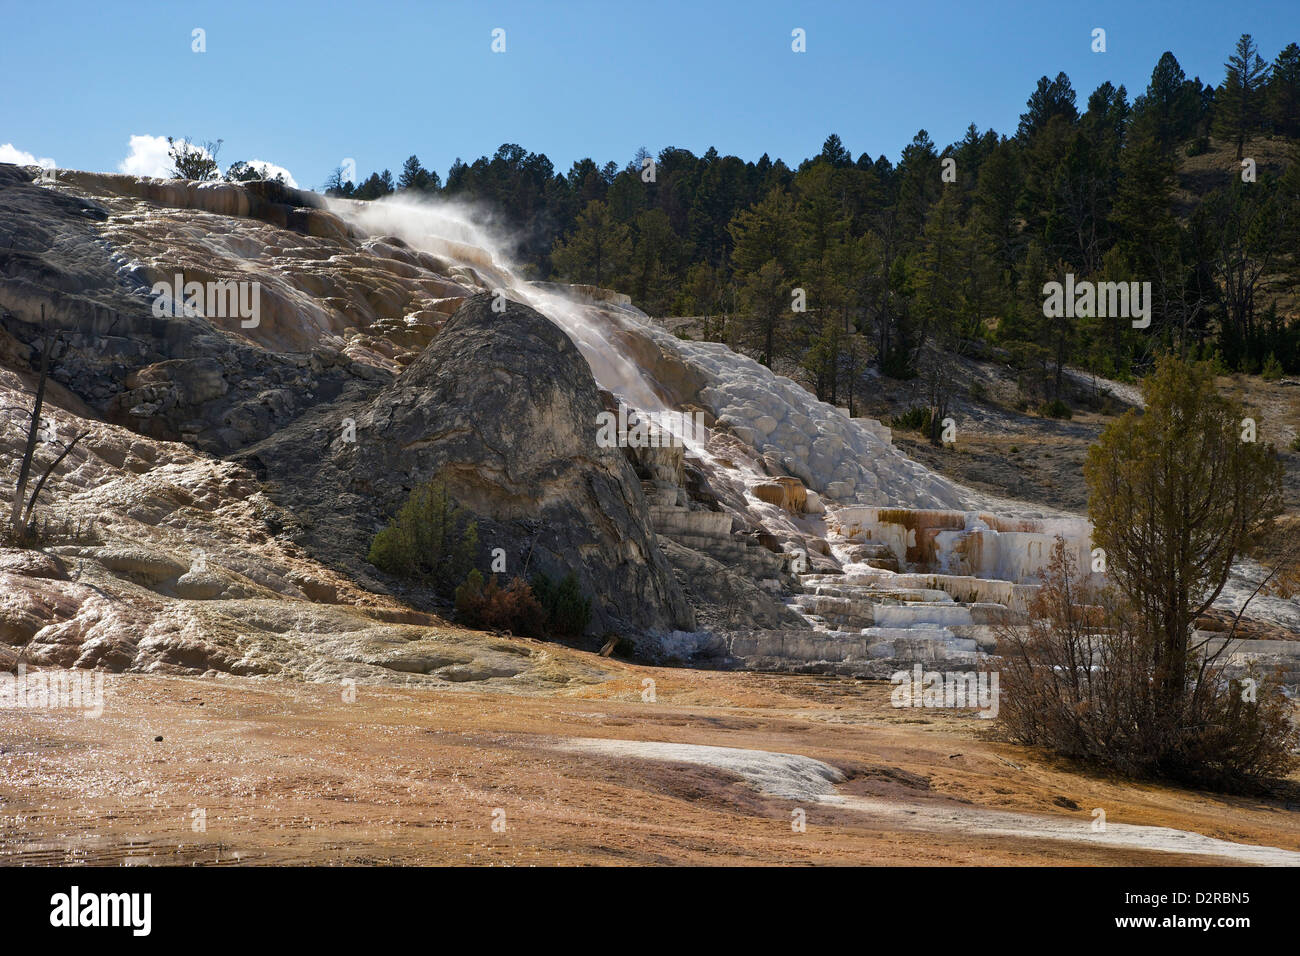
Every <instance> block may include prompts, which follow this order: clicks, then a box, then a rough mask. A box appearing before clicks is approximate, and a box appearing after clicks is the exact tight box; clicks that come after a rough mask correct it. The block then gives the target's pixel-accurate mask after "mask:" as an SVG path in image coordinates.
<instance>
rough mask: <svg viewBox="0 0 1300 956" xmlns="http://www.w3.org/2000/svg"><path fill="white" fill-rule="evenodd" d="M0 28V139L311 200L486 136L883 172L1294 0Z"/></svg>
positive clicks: (260, 15)
mask: <svg viewBox="0 0 1300 956" xmlns="http://www.w3.org/2000/svg"><path fill="white" fill-rule="evenodd" d="M0 22H3V24H4V26H3V29H0V68H2V69H3V73H4V77H5V92H4V94H3V98H0V144H6V143H11V144H12V145H13V146H14V147H15V148H16V149H17V150H20V151H24V152H27V153H31V154H33V155H35V156H38V157H41V156H49V157H52V158H53V159H54V160H55V161H56V163H57V164H58V165H59V166H62V167H66V168H80V169H95V170H114V169H116V168H117V167H118V164H119V163H120V162H122V160H123V159H124V158H125V157H126V155H127V153H128V145H127V144H128V139H129V138H130V137H131V136H132V135H149V136H165V135H168V134H171V135H176V136H181V135H189V136H192V137H194V138H195V139H200V140H202V139H216V138H222V139H224V140H225V145H224V147H223V149H222V153H221V156H220V158H221V160H222V162H223V165H224V164H226V163H229V162H231V161H233V160H236V159H254V158H256V159H261V160H267V161H270V162H273V163H277V164H279V165H281V166H284V167H286V168H288V169H289V170H290V171H291V172H292V173H293V175H294V177H295V178H296V179H297V181H298V182H299V183H300V184H301V185H303V186H307V187H313V188H315V187H319V185H320V183H321V182H322V181H323V180H324V179H325V177H326V175H327V174H328V173H329V171H330V170H331V169H332V168H333V167H334V166H336V165H338V164H339V163H340V161H341V160H342V159H343V158H344V157H353V158H355V160H356V163H357V167H358V171H359V173H360V174H362V175H365V174H366V173H368V172H370V171H371V170H374V169H379V168H383V167H389V168H391V169H392V170H393V171H394V173H396V172H397V170H398V169H399V167H400V166H401V163H402V161H403V160H404V159H405V158H406V157H407V156H409V155H410V154H411V153H417V154H418V155H419V156H420V159H421V160H422V161H423V162H424V165H425V166H427V167H430V168H434V169H437V170H438V171H439V173H441V174H442V175H444V176H445V175H446V171H447V167H448V166H449V165H450V164H451V162H452V160H453V159H455V158H456V157H457V156H460V157H463V158H464V159H466V160H471V159H473V158H475V157H477V156H479V155H482V154H485V153H486V154H491V153H492V152H494V151H495V150H496V148H497V146H499V145H500V144H501V143H503V142H515V143H519V144H520V145H522V146H523V147H525V148H526V149H528V150H532V151H539V152H544V153H546V154H547V155H548V156H549V157H550V158H551V160H552V161H553V162H554V163H555V165H556V168H557V169H559V170H560V171H566V170H567V169H568V167H569V165H570V164H571V163H572V162H573V161H574V160H575V159H578V158H581V157H583V156H591V157H592V158H594V159H596V160H597V161H598V162H602V163H603V162H605V161H606V160H610V159H613V160H616V161H617V162H618V163H619V164H620V165H621V164H623V163H625V162H627V161H628V160H629V159H630V158H631V157H632V155H633V153H634V152H635V151H636V149H637V148H638V147H639V146H646V147H648V148H649V149H650V150H651V151H652V152H654V153H657V152H658V151H659V150H660V149H662V148H663V147H665V146H679V147H685V148H687V149H690V150H692V151H694V152H696V153H702V152H703V151H704V150H706V149H707V148H708V147H709V146H711V145H712V146H717V147H718V149H719V151H721V152H723V153H734V154H736V155H739V156H741V157H743V158H745V159H757V158H758V157H759V156H760V155H761V154H763V153H764V152H766V153H768V154H770V155H771V156H772V157H773V158H776V157H780V158H783V159H785V160H786V161H787V162H791V163H793V162H795V161H797V160H799V159H802V158H804V157H806V156H809V155H812V154H814V153H816V152H817V151H818V150H819V149H820V146H821V143H822V140H823V139H825V137H826V135H827V134H828V133H831V132H837V133H839V135H840V137H841V138H842V139H843V140H844V142H845V144H846V145H847V146H848V148H849V149H850V150H851V151H852V153H853V155H854V156H857V155H858V154H859V153H861V152H863V151H866V152H869V153H871V154H872V155H873V156H878V155H880V154H881V153H885V154H886V155H888V156H889V158H890V159H891V160H893V161H897V159H898V154H899V152H900V150H901V149H902V148H903V146H904V145H906V144H907V142H908V141H909V140H910V139H911V138H912V136H913V135H914V134H915V133H916V131H917V130H918V129H919V128H921V127H924V128H926V129H928V130H929V131H930V135H931V137H932V138H933V139H934V140H935V142H936V143H938V144H939V145H940V146H943V145H945V144H947V143H949V142H952V141H954V140H955V139H957V138H959V137H960V136H961V134H962V132H963V131H964V129H965V127H966V125H967V124H968V123H970V122H972V121H973V122H975V123H976V124H977V125H978V126H979V127H980V128H981V129H986V128H989V127H992V128H994V129H996V130H998V131H999V132H1002V133H1010V132H1014V129H1015V125H1016V120H1017V117H1018V115H1019V113H1020V112H1021V110H1022V109H1023V107H1024V102H1025V99H1026V97H1028V95H1029V93H1030V92H1031V91H1032V89H1033V87H1034V84H1035V82H1036V81H1037V79H1038V77H1039V76H1041V75H1043V74H1048V75H1051V76H1054V75H1055V74H1056V72H1057V71H1058V70H1064V71H1065V72H1066V73H1067V74H1069V76H1070V78H1071V80H1072V81H1073V84H1074V87H1075V90H1076V91H1077V92H1078V95H1079V103H1080V106H1082V105H1083V103H1084V102H1085V101H1086V99H1087V96H1088V93H1089V92H1091V91H1092V89H1093V88H1095V87H1096V85H1097V84H1098V83H1100V82H1101V81H1102V80H1106V79H1109V80H1111V81H1112V82H1114V83H1116V84H1119V83H1123V84H1125V85H1126V86H1127V87H1128V89H1129V94H1130V97H1132V96H1134V95H1136V94H1137V93H1138V92H1140V91H1141V89H1142V88H1143V87H1145V85H1146V82H1147V80H1148V78H1149V76H1150V73H1151V69H1152V67H1153V66H1154V65H1155V63H1156V60H1157V59H1158V58H1159V56H1160V54H1161V53H1162V52H1163V51H1164V50H1172V51H1173V52H1174V54H1175V55H1176V56H1177V57H1178V59H1179V62H1180V63H1181V64H1182V65H1183V69H1184V70H1185V71H1186V72H1187V74H1188V75H1189V76H1193V75H1199V76H1200V77H1201V78H1202V79H1203V80H1207V81H1210V82H1214V83H1217V82H1219V80H1220V79H1221V78H1222V73H1223V66H1222V64H1223V61H1224V60H1225V59H1226V58H1227V55H1228V54H1229V53H1230V52H1231V50H1232V46H1233V44H1234V42H1235V41H1236V38H1237V37H1238V35H1240V34H1241V33H1244V32H1249V33H1251V34H1253V35H1254V36H1255V39H1256V41H1257V42H1258V44H1259V46H1260V48H1261V52H1262V53H1263V55H1264V56H1265V58H1266V59H1270V60H1271V59H1272V58H1273V57H1274V56H1275V55H1276V54H1277V51H1278V50H1279V49H1280V48H1281V47H1282V46H1283V45H1285V44H1286V43H1289V42H1291V41H1297V42H1300V2H1297V0H1277V2H1272V0H1269V2H1259V3H1242V4H1234V3H1225V2H1213V3H1212V2H1203V0H1182V2H1142V0H1124V2H1103V3H1088V4H1082V3H1068V2H1058V0H1038V2H1025V3H1012V2H998V0H994V2H970V0H965V2H951V0H950V2H929V0H904V2H898V0H892V2H874V0H856V2H855V0H847V2H843V3H834V2H824V3H803V4H799V3H776V2H765V0H749V2H741V0H726V2H708V0H689V2H678V0H603V2H562V0H555V2H543V0H534V2H517V3H508V2H501V3H493V2H490V0H485V2H471V0H459V2H424V3H416V2H410V3H399V2H390V0H366V2H358V3H337V4H336V3H332V2H330V0H313V2H296V0H291V2H276V0H262V2H258V3H246V2H242V0H222V2H215V3H185V2H177V0H169V2H158V3H152V2H150V3H143V2H136V3H116V2H106V0H90V2H76V0H74V2H67V3H58V4H54V5H52V6H49V5H47V6H44V7H42V6H41V5H40V4H37V5H35V6H34V5H33V4H32V3H30V2H27V0H23V2H16V0H0ZM196 27H197V28H202V29H203V30H205V31H206V42H207V52H206V53H201V54H200V53H194V52H192V51H191V31H192V30H193V29H194V28H196ZM496 27H500V28H503V29H504V30H505V31H506V52H505V53H504V54H494V53H492V52H491V49H490V45H491V41H492V38H491V31H492V30H493V28H496ZM796 27H801V28H803V29H804V30H806V31H807V52H806V53H803V54H796V53H793V52H791V49H790V44H791V36H790V34H791V30H793V29H794V28H796ZM1094 27H1102V28H1104V29H1105V30H1106V33H1107V52H1106V53H1093V52H1092V51H1091V48H1090V46H1091V31H1092V29H1093V28H1094Z"/></svg>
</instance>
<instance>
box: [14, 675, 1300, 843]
mask: <svg viewBox="0 0 1300 956" xmlns="http://www.w3.org/2000/svg"><path fill="white" fill-rule="evenodd" d="M610 663H611V666H612V667H615V668H618V667H622V668H623V670H624V672H625V674H626V678H625V679H618V680H615V681H611V682H607V683H604V684H600V685H595V686H592V687H589V688H587V689H586V690H585V691H582V692H579V693H580V694H581V696H554V697H525V696H518V695H509V694H489V693H471V692H459V691H458V692H438V691H428V690H408V689H400V688H385V687H374V688H371V687H361V688H358V696H357V700H356V702H355V703H351V704H348V703H344V702H343V700H342V694H341V691H340V688H338V687H334V686H326V685H313V684H290V683H272V682H266V681H256V680H247V679H239V678H235V679H222V680H198V679H183V678H174V677H142V676H119V677H110V678H109V680H108V684H107V693H106V698H107V701H106V703H107V707H106V711H105V713H104V715H103V716H102V717H100V718H99V719H87V718H85V717H83V716H78V715H76V714H74V713H70V712H66V711H65V712H60V711H44V712H40V713H36V712H17V711H0V863H4V864H21V863H64V862H87V863H99V864H120V863H123V862H147V863H204V864H213V863H222V864H228V863H236V862H238V863H262V864H275V863H313V864H336V863H356V864H360V863H444V864H652V863H687V864H751V863H752V864H775V863H817V864H877V863H879V864H1008V863H1009V864H1157V865H1159V864H1179V863H1182V864H1185V863H1201V862H1205V863H1214V862H1223V861H1222V860H1219V861H1215V860H1211V859H1208V858H1200V857H1190V856H1178V855H1174V854H1169V853H1158V852H1149V851H1136V850H1121V849H1114V848H1106V847H1100V846H1087V845H1075V844H1072V843H1068V842H1061V841H1051V840H1031V839H1020V838H1007V837H998V838H990V837H974V836H968V835H964V834H961V833H952V832H949V833H926V832H914V831H907V830H901V829H890V828H889V826H887V825H880V824H877V823H875V822H873V820H872V819H870V817H869V816H868V815H865V814H862V813H857V812H851V811H846V810H835V809H831V808H827V807H824V806H819V805H816V804H813V805H809V806H807V807H806V812H807V822H808V826H807V832H805V833H795V832H793V831H792V829H791V825H790V819H791V817H790V813H791V809H792V807H793V806H794V804H792V803H791V802H790V801H787V800H777V799H771V798H767V797H764V796H761V795H760V794H758V793H757V792H755V791H754V790H752V789H751V788H749V787H748V786H747V785H745V784H744V783H741V782H739V781H738V780H737V779H736V778H734V777H731V776H730V775H729V774H726V773H723V772H719V771H716V770H710V769H707V768H704V767H697V766H686V765H680V764H665V763H659V762H652V761H627V760H621V761H620V760H617V759H614V758H606V757H592V756H583V755H575V754H569V753H561V752H557V751H555V750H552V749H550V748H549V747H548V746H547V744H548V742H549V741H552V740H554V739H555V738H557V737H565V736H572V737H622V738H629V739H640V740H657V741H672V742H682V743H698V744H713V745H721V746H729V747H744V748H755V749H760V750H768V751H784V752H790V753H801V754H806V755H808V756H811V757H816V758H819V759H822V760H825V761H827V762H829V763H831V764H834V765H836V766H839V767H841V768H843V769H845V770H847V771H849V773H850V775H851V777H850V780H849V781H848V782H847V783H845V784H844V785H842V790H843V792H846V793H859V794H871V795H874V796H877V797H885V798H891V799H898V800H903V801H909V802H911V801H917V800H945V801H949V802H953V801H956V802H960V803H966V804H974V805H980V806H986V807H996V808H1005V809H1014V810H1021V811H1031V812H1035V813H1041V814H1053V815H1056V817H1055V818H1056V819H1070V820H1073V821H1078V823H1079V825H1080V827H1083V828H1086V827H1087V824H1088V822H1089V820H1090V819H1091V810H1092V808H1094V807H1102V808H1104V809H1105V810H1106V813H1107V817H1108V819H1109V820H1110V821H1114V822H1125V823H1139V824H1158V825H1163V826H1171V827H1177V828H1180V829H1188V830H1195V831H1198V832H1201V833H1204V834H1207V835H1210V836H1214V837H1219V838H1222V839H1228V840H1233V841H1238V842H1247V843H1258V844H1269V845H1272V846H1277V847H1283V848H1287V849H1292V850H1297V849H1300V814H1298V813H1295V812H1293V811H1292V810H1288V809H1287V808H1286V807H1285V806H1284V805H1282V804H1280V803H1275V802H1268V801H1263V800H1256V799H1245V798H1235V797H1220V796H1213V795H1206V794H1201V793H1194V792H1189V791H1182V790H1177V789H1173V788H1168V787H1162V786H1157V785H1152V784H1134V783H1128V782H1123V781H1118V780H1109V779H1104V778H1101V777H1098V776H1091V775H1085V774H1082V773H1080V772H1078V771H1077V770H1074V769H1072V768H1070V767H1068V766H1066V765H1063V764H1059V763H1055V762H1052V761H1050V760H1047V759H1045V758H1043V757H1041V756H1039V755H1036V754H1035V753H1032V752H1030V751H1028V750H1026V749H1024V748H1020V747H1016V746H1011V745H1008V744H1005V743H1000V742H997V741H994V740H992V739H991V738H990V737H989V736H988V733H987V726H988V725H987V724H985V723H984V722H983V721H979V720H976V719H974V718H973V717H966V716H960V715H957V714H954V713H950V712H944V713H939V714H936V713H935V712H933V711H927V712H925V713H924V714H923V715H921V716H917V714H918V713H919V712H917V711H906V710H894V709H893V708H891V707H890V706H889V700H888V694H889V690H890V689H891V688H890V685H888V684H886V683H867V682H855V681H852V680H837V679H829V678H817V677H786V676H771V675H758V674H734V673H717V672H699V671H687V670H665V669H654V668H642V667H632V666H626V665H618V664H616V663H613V662H610ZM647 676H649V677H653V679H654V680H655V681H656V682H657V688H656V689H657V702H655V703H644V702H642V701H641V699H640V689H641V681H642V679H643V678H644V677H647ZM158 736H161V737H162V738H163V739H162V740H161V741H155V739H154V738H155V737H158ZM1071 803H1072V804H1073V805H1075V806H1077V808H1078V809H1069V808H1068V807H1069V805H1070V804H1071ZM196 808H202V809H203V810H205V811H206V821H207V829H206V832H194V830H193V827H192V811H193V810H194V809H196ZM497 808H501V809H503V810H504V811H505V820H506V831H505V832H504V833H495V832H493V830H492V827H491V824H492V818H493V811H494V810H495V809H497Z"/></svg>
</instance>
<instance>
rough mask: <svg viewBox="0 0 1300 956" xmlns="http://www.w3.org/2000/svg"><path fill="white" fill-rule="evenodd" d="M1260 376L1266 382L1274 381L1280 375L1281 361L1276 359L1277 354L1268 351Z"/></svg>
mask: <svg viewBox="0 0 1300 956" xmlns="http://www.w3.org/2000/svg"><path fill="white" fill-rule="evenodd" d="M1259 374H1260V377H1261V378H1262V379H1264V381H1266V382H1276V381H1277V380H1278V379H1279V378H1281V377H1282V363H1281V362H1279V361H1278V360H1277V356H1276V355H1274V354H1273V353H1272V352H1269V353H1268V358H1267V359H1265V360H1264V368H1263V371H1261V372H1260V373H1259Z"/></svg>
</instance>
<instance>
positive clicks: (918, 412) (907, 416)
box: [890, 405, 930, 434]
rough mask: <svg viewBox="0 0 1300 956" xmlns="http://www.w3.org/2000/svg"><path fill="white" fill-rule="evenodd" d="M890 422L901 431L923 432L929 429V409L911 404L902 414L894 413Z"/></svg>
mask: <svg viewBox="0 0 1300 956" xmlns="http://www.w3.org/2000/svg"><path fill="white" fill-rule="evenodd" d="M890 424H892V425H893V427H894V428H899V429H902V430H903V431H909V432H921V433H922V434H925V433H926V432H928V431H929V430H930V409H928V408H926V407H925V406H923V405H913V406H912V407H911V408H909V409H908V410H907V411H905V412H903V414H901V415H895V416H894V418H893V421H892V422H891V423H890Z"/></svg>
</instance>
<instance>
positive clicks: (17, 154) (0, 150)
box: [0, 143, 55, 167]
mask: <svg viewBox="0 0 1300 956" xmlns="http://www.w3.org/2000/svg"><path fill="white" fill-rule="evenodd" d="M0 163H13V164H14V165H16V166H47V167H52V166H54V165H55V162H54V160H52V159H50V158H49V157H47V156H42V157H41V158H40V159H37V158H36V157H35V156H33V155H32V154H31V153H28V152H24V151H23V150H21V149H19V148H18V147H16V146H15V145H14V144H13V143H0Z"/></svg>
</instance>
